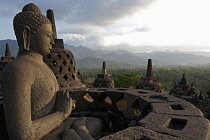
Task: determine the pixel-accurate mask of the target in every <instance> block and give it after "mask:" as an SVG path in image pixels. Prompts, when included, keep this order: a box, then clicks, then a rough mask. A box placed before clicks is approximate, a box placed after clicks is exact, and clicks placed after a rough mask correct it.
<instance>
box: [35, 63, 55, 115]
mask: <svg viewBox="0 0 210 140" xmlns="http://www.w3.org/2000/svg"><path fill="white" fill-rule="evenodd" d="M57 91H58V83H57V80H56V78H55V76H54V74H53V72H52V71H51V70H50V68H49V67H48V66H46V65H44V66H42V67H38V68H37V69H36V77H35V81H34V84H33V85H32V88H31V109H32V110H31V111H32V115H33V114H34V115H35V116H39V117H40V116H43V115H46V114H49V113H50V112H52V110H53V108H54V105H55V100H56V92H57ZM35 118H37V117H35Z"/></svg>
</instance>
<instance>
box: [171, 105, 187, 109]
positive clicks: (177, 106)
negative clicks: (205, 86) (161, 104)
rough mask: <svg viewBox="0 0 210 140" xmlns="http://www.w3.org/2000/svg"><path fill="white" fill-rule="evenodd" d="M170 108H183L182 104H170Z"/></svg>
mask: <svg viewBox="0 0 210 140" xmlns="http://www.w3.org/2000/svg"><path fill="white" fill-rule="evenodd" d="M171 108H172V109H173V110H184V108H183V106H181V105H180V104H176V105H171Z"/></svg>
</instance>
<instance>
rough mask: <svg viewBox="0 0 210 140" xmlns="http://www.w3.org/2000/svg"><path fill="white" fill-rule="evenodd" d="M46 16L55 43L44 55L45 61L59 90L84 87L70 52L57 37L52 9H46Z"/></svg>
mask: <svg viewBox="0 0 210 140" xmlns="http://www.w3.org/2000/svg"><path fill="white" fill-rule="evenodd" d="M47 18H48V19H49V20H50V21H51V23H52V28H53V38H54V42H55V44H54V45H53V47H52V50H51V52H50V54H48V55H47V56H45V57H44V61H45V63H46V64H47V65H48V66H49V67H50V68H51V69H52V71H53V72H54V74H55V76H56V78H57V81H58V84H59V85H60V89H61V90H66V89H68V88H81V87H85V85H84V84H83V83H82V82H81V80H80V78H78V73H77V72H76V63H75V60H74V56H73V54H72V52H71V51H69V50H66V49H64V44H63V39H57V33H56V26H55V20H54V13H53V11H52V10H48V11H47Z"/></svg>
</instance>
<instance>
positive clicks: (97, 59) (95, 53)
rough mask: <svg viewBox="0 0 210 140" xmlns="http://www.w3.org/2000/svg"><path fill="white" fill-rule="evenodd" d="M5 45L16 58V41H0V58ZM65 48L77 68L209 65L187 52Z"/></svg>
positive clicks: (208, 58) (204, 58)
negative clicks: (150, 62)
mask: <svg viewBox="0 0 210 140" xmlns="http://www.w3.org/2000/svg"><path fill="white" fill-rule="evenodd" d="M6 43H9V45H10V49H11V52H12V56H16V54H17V51H18V45H17V42H16V40H0V48H1V49H0V56H3V55H4V51H5V45H6ZM65 48H66V49H68V50H70V51H72V53H73V55H74V57H75V59H76V63H77V68H82V67H86V68H93V67H101V65H102V61H106V62H107V65H108V66H107V67H109V68H116V67H118V68H132V67H139V66H146V65H147V59H153V65H154V66H168V65H172V66H173V65H174V66H180V65H182V66H189V65H190V66H202V65H206V64H210V57H207V56H201V55H195V54H189V52H187V53H183V52H182V53H180V52H172V51H170V52H161V51H158V52H157V51H156V52H150V53H146V52H144V53H132V52H130V51H126V50H100V49H99V50H92V49H89V48H87V47H84V46H78V47H76V46H73V45H67V44H65ZM209 56H210V55H209Z"/></svg>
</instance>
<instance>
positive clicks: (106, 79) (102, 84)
mask: <svg viewBox="0 0 210 140" xmlns="http://www.w3.org/2000/svg"><path fill="white" fill-rule="evenodd" d="M93 84H94V85H93V86H94V87H97V88H114V80H113V79H112V75H111V74H107V70H106V62H103V66H102V74H97V78H96V79H95V81H94V83H93Z"/></svg>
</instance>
